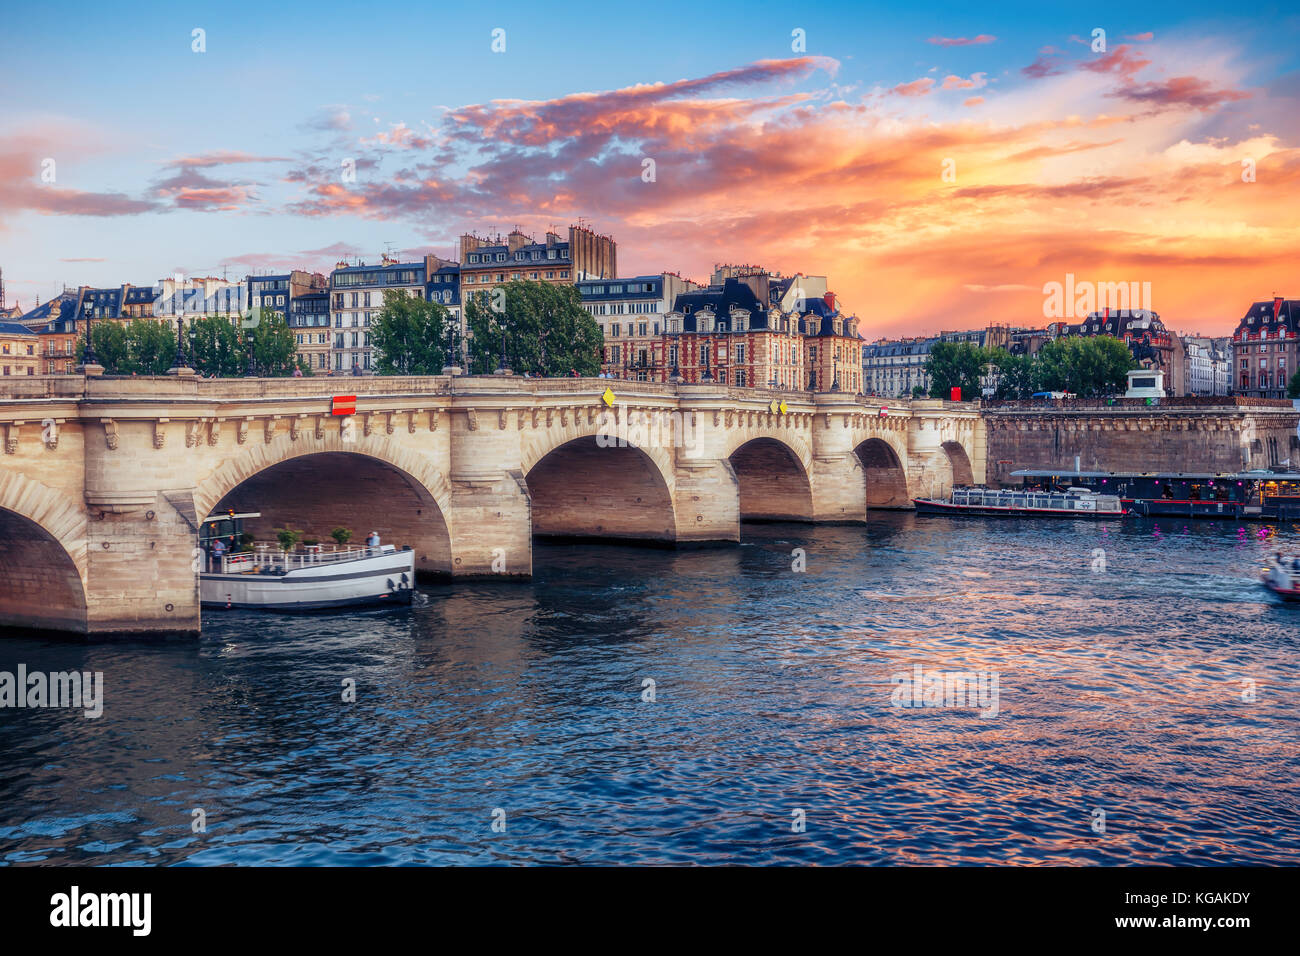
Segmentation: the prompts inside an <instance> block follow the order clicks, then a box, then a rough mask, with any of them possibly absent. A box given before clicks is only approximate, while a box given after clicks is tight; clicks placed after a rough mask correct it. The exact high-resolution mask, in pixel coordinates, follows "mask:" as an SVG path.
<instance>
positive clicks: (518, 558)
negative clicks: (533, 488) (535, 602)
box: [450, 469, 533, 578]
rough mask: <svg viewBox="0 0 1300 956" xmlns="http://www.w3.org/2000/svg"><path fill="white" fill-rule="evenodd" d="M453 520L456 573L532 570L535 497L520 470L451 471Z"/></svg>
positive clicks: (495, 574) (512, 575) (496, 573)
mask: <svg viewBox="0 0 1300 956" xmlns="http://www.w3.org/2000/svg"><path fill="white" fill-rule="evenodd" d="M450 524H451V529H452V569H451V573H452V576H453V577H457V578H474V577H500V576H504V577H510V578H527V577H529V576H531V575H532V573H533V531H532V502H531V500H530V499H529V497H528V486H527V485H526V484H525V483H524V476H523V473H522V472H520V471H519V470H517V469H516V470H512V471H508V472H502V473H501V474H500V475H497V476H495V477H494V476H491V475H478V476H474V477H465V476H462V477H459V478H457V477H456V476H455V475H453V477H452V491H451V515H450Z"/></svg>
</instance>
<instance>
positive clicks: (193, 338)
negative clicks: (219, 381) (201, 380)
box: [187, 316, 248, 378]
mask: <svg viewBox="0 0 1300 956" xmlns="http://www.w3.org/2000/svg"><path fill="white" fill-rule="evenodd" d="M187 335H188V338H189V343H188V350H189V360H190V366H191V367H192V368H193V369H194V370H195V371H197V372H199V373H200V374H201V375H215V376H217V377H218V378H233V377H235V376H239V375H243V374H244V372H245V371H246V370H247V367H248V352H247V350H246V349H245V348H244V340H243V337H242V336H241V335H240V332H239V329H237V328H236V327H235V324H234V323H233V322H231V321H230V319H229V318H227V317H225V316H209V317H204V318H202V319H195V320H194V321H193V322H191V323H190V327H189V329H188V330H187Z"/></svg>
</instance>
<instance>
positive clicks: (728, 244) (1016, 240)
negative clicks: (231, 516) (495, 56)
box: [291, 48, 1300, 335]
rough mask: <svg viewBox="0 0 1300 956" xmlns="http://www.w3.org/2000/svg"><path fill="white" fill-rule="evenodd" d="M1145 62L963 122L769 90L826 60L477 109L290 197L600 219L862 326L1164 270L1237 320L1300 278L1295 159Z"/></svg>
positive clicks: (347, 205) (1007, 100) (1178, 295)
mask: <svg viewBox="0 0 1300 956" xmlns="http://www.w3.org/2000/svg"><path fill="white" fill-rule="evenodd" d="M1155 55H1156V54H1153V57H1154V56H1155ZM1148 64H1149V61H1148V60H1147V59H1146V58H1144V57H1140V56H1138V55H1136V54H1134V53H1133V52H1132V51H1131V48H1117V49H1116V50H1115V51H1112V53H1111V54H1108V55H1106V56H1104V57H1099V58H1097V59H1091V60H1086V61H1083V66H1082V69H1083V70H1084V71H1086V72H1090V73H1092V74H1094V75H1095V78H1094V79H1090V80H1089V81H1088V82H1087V83H1081V82H1080V80H1081V78H1082V77H1081V75H1080V73H1079V72H1078V71H1077V70H1070V71H1068V72H1067V71H1058V72H1059V73H1060V75H1059V76H1057V75H1052V74H1050V73H1049V74H1045V75H1043V76H1041V77H1038V78H1036V80H1035V82H1034V83H1032V84H1029V83H1024V82H1022V83H1021V84H1020V86H1019V88H1012V89H1008V88H1002V89H1000V91H999V96H998V97H997V99H996V100H995V101H993V102H992V103H990V104H985V105H984V106H983V108H982V109H980V110H978V111H976V112H973V113H967V112H959V113H958V114H952V115H949V114H940V115H927V114H924V113H923V112H922V111H923V109H924V108H925V107H935V104H936V103H937V104H939V105H940V106H941V105H942V99H941V98H937V97H936V98H933V99H926V98H924V97H925V95H926V94H927V93H929V92H932V91H933V90H934V89H935V87H936V83H935V80H934V79H933V78H924V79H923V80H916V81H911V82H909V83H902V84H899V85H898V86H896V87H893V88H891V90H890V92H893V93H896V94H897V95H895V96H889V97H881V96H879V95H869V96H865V97H863V98H861V99H858V100H850V99H846V98H845V97H844V95H843V93H842V92H841V91H838V90H836V91H834V92H829V91H825V90H823V91H818V90H808V89H804V88H800V89H796V90H786V91H780V92H778V93H776V94H775V95H771V91H766V90H763V91H761V92H762V93H763V94H764V95H760V90H759V88H760V87H762V86H764V85H766V84H768V83H771V82H778V83H788V82H792V81H794V80H795V79H803V80H807V79H809V78H811V77H813V76H814V75H815V74H817V73H818V72H830V69H829V65H818V64H817V63H815V62H813V61H812V59H811V58H799V59H797V60H793V61H789V62H785V61H782V62H780V63H763V64H754V65H751V67H745V68H741V69H739V70H731V71H726V72H724V73H718V74H713V75H710V76H705V77H700V78H698V79H690V80H681V81H678V82H676V83H668V84H647V85H641V86H635V87H629V88H626V89H622V90H612V91H600V92H591V93H576V94H571V95H568V96H563V97H559V98H556V99H553V100H545V101H535V102H534V101H527V102H526V101H515V100H511V101H498V102H493V103H486V104H475V105H470V106H465V107H462V108H459V109H456V110H452V111H451V112H450V113H449V114H448V115H447V119H446V120H445V127H444V129H443V130H442V131H440V132H438V133H437V134H436V135H435V136H434V137H433V138H434V139H435V140H437V144H436V145H435V146H432V147H430V148H429V149H427V150H420V149H402V150H400V156H401V161H402V164H403V165H402V168H401V169H400V170H398V171H397V172H388V173H387V174H384V173H383V172H382V155H383V154H382V153H378V152H377V153H376V155H377V156H379V157H380V160H377V161H376V162H377V163H379V165H377V166H376V167H375V168H374V169H372V170H370V171H369V172H368V173H367V174H366V175H365V176H364V177H361V179H362V181H361V182H358V183H354V184H341V183H339V182H338V176H337V170H336V169H333V168H331V167H329V166H328V165H327V164H325V163H321V164H320V166H319V169H317V167H315V166H312V167H305V168H303V169H300V170H297V171H295V174H296V177H297V178H296V179H294V181H295V182H296V183H299V184H301V186H302V187H303V189H304V195H303V196H302V198H301V199H300V201H299V202H298V203H296V204H295V206H294V207H293V209H294V211H296V212H301V213H304V214H308V215H315V216H335V215H345V216H347V215H350V216H363V217H367V218H374V219H385V220H387V219H402V220H408V221H411V222H419V223H428V222H430V221H434V222H440V223H444V224H445V226H444V228H445V229H447V230H454V229H458V228H460V227H461V226H462V225H464V226H478V225H482V224H483V223H485V222H486V223H491V222H510V223H515V222H518V223H519V224H520V225H521V226H522V227H523V228H524V229H526V230H529V229H531V230H533V231H534V232H538V233H540V232H541V231H542V230H544V229H545V228H546V227H547V226H548V225H550V224H551V223H554V222H564V221H566V220H567V221H573V220H574V219H576V217H577V216H586V217H588V218H590V219H591V220H593V221H594V223H595V224H596V226H597V228H599V229H600V230H601V231H603V232H607V233H612V234H614V235H615V236H616V238H617V239H618V241H619V243H620V249H619V259H620V265H621V266H622V268H623V271H624V272H625V273H626V274H629V275H630V274H636V273H641V272H649V271H656V270H661V269H673V270H676V271H681V272H684V273H685V274H688V275H695V276H704V275H707V274H708V272H709V270H710V268H711V266H712V264H713V263H714V262H717V261H727V260H735V259H743V260H746V261H751V262H754V261H757V262H762V263H763V264H764V265H766V266H768V267H769V268H773V269H780V270H782V271H785V272H795V271H802V272H805V273H811V274H825V275H827V276H829V277H830V281H831V285H832V287H833V288H835V289H836V290H837V291H838V292H839V293H840V295H841V299H842V301H843V302H844V303H845V305H846V307H847V308H849V309H851V310H853V311H856V312H857V313H858V315H859V316H860V317H861V318H862V319H863V328H864V329H865V330H866V334H868V335H874V334H879V333H890V334H896V333H903V332H919V331H924V330H936V329H939V328H950V327H952V326H953V325H954V323H957V322H960V323H961V324H962V325H976V324H979V323H984V322H999V323H1006V322H1010V323H1013V324H1023V325H1036V324H1041V322H1042V321H1043V320H1042V312H1041V309H1042V295H1041V291H1040V290H1041V288H1042V286H1043V284H1044V283H1045V282H1049V281H1061V280H1062V279H1063V277H1064V275H1065V273H1067V272H1072V273H1074V274H1075V275H1076V276H1081V277H1086V278H1089V279H1092V280H1094V281H1115V282H1119V281H1125V282H1128V281H1147V282H1151V283H1152V288H1153V294H1154V296H1155V307H1156V309H1157V310H1158V311H1160V312H1161V313H1162V315H1163V316H1164V317H1165V318H1166V320H1167V321H1168V322H1169V323H1170V324H1171V325H1172V326H1173V327H1175V328H1184V329H1189V330H1190V329H1191V328H1193V327H1200V328H1203V329H1204V330H1205V331H1207V332H1222V331H1224V330H1226V329H1228V328H1230V327H1231V326H1232V325H1233V324H1235V321H1236V319H1237V318H1238V317H1239V316H1240V313H1241V309H1242V304H1243V303H1245V302H1249V301H1254V300H1256V299H1258V298H1259V297H1260V296H1261V295H1262V294H1267V293H1269V292H1271V291H1273V289H1274V288H1278V287H1280V285H1281V282H1282V281H1283V280H1284V279H1285V278H1286V277H1287V276H1289V275H1291V274H1292V273H1293V271H1294V269H1293V263H1294V261H1295V259H1296V257H1297V255H1300V235H1297V234H1296V232H1295V230H1293V229H1290V228H1288V225H1289V223H1291V222H1294V221H1295V218H1296V214H1297V213H1300V189H1298V188H1297V186H1300V149H1297V148H1296V146H1294V145H1291V144H1288V143H1286V142H1284V141H1282V140H1281V139H1280V138H1279V135H1280V134H1279V133H1277V132H1272V133H1265V132H1252V133H1249V134H1248V135H1249V136H1250V137H1251V138H1250V139H1248V140H1237V141H1234V140H1233V139H1232V138H1231V137H1224V136H1223V135H1222V134H1221V133H1214V134H1213V135H1212V134H1211V131H1209V130H1208V129H1207V128H1206V127H1205V126H1204V125H1203V124H1204V121H1205V118H1206V117H1207V116H1212V115H1214V114H1215V111H1216V110H1219V109H1221V108H1222V107H1224V106H1225V105H1227V104H1229V103H1231V102H1233V101H1234V100H1235V99H1238V98H1240V95H1244V94H1239V91H1237V90H1235V88H1234V80H1233V78H1232V77H1230V76H1227V75H1219V74H1217V73H1214V72H1213V71H1210V70H1207V71H1206V74H1205V76H1204V77H1201V78H1198V79H1199V80H1200V82H1199V84H1188V83H1186V82H1183V81H1182V78H1177V77H1176V78H1174V79H1170V80H1164V81H1158V82H1156V81H1153V82H1151V83H1138V82H1137V81H1136V80H1135V78H1134V77H1135V76H1136V75H1137V74H1138V73H1139V72H1140V71H1141V70H1142V69H1143V68H1144V67H1146V66H1147V65H1148ZM983 80H984V75H983V74H980V73H976V74H972V75H971V77H970V78H969V79H965V80H963V79H962V78H961V77H954V78H953V82H952V83H951V84H950V83H949V81H948V80H947V79H945V81H944V84H943V85H944V86H945V87H947V88H949V89H970V88H973V86H974V85H975V84H976V83H978V84H979V85H981V86H982V85H983ZM903 90H907V92H903ZM877 92H878V91H877ZM1225 94H1228V95H1225ZM965 103H966V105H967V106H973V105H981V104H982V103H983V98H982V97H970V98H968V99H966V100H965ZM1173 104H1178V105H1181V106H1182V107H1183V108H1182V109H1180V110H1176V111H1175V110H1172V109H1170V110H1168V111H1161V112H1159V113H1158V114H1157V112H1156V111H1155V110H1153V109H1152V108H1151V107H1152V106H1153V105H1155V106H1170V105H1173ZM952 108H954V109H955V108H956V107H955V104H953V106H952ZM1260 115H1264V114H1260ZM458 144H459V149H461V150H463V152H458V151H457V150H458ZM396 146H397V144H395V143H394V144H386V146H385V148H386V149H389V150H395V149H396ZM1242 157H1250V158H1252V160H1253V161H1255V162H1256V163H1257V172H1258V175H1257V178H1256V181H1255V182H1253V183H1245V182H1243V181H1242V179H1241V159H1242ZM645 159H652V160H653V161H654V169H655V173H656V175H655V177H654V178H653V180H652V181H647V180H645V179H643V177H642V172H643V169H644V167H643V161H644V160H645ZM458 162H459V163H460V164H461V166H460V167H459V168H458V167H457V163H458ZM951 169H955V174H956V180H955V182H953V181H951V177H950V176H949V177H945V176H944V175H943V174H944V171H945V170H951ZM291 178H293V177H291ZM1261 289H1264V290H1266V291H1265V292H1264V293H1261V291H1260V290H1261ZM957 316H960V319H958V318H955V317H957Z"/></svg>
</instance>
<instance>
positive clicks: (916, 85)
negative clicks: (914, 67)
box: [889, 76, 934, 96]
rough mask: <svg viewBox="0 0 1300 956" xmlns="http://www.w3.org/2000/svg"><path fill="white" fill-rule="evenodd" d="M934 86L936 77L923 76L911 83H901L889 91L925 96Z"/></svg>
mask: <svg viewBox="0 0 1300 956" xmlns="http://www.w3.org/2000/svg"><path fill="white" fill-rule="evenodd" d="M933 86H934V78H933V77H929V76H923V77H921V79H919V80H913V81H912V82H911V83H899V84H898V85H897V86H896V87H894V88H893V89H892V90H890V91H889V92H891V93H893V94H894V95H896V96H925V95H926V94H927V93H929V92H930V89H931V87H933Z"/></svg>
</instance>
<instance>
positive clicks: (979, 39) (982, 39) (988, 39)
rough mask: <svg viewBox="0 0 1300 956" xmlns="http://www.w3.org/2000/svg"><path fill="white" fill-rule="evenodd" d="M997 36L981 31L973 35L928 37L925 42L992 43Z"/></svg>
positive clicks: (937, 44)
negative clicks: (977, 34)
mask: <svg viewBox="0 0 1300 956" xmlns="http://www.w3.org/2000/svg"><path fill="white" fill-rule="evenodd" d="M996 39H997V37H995V36H991V35H989V34H987V33H981V34H980V35H979V36H974V37H930V39H929V40H927V41H926V42H927V43H933V44H935V46H974V45H975V44H977V43H992V42H993V41H994V40H996Z"/></svg>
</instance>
